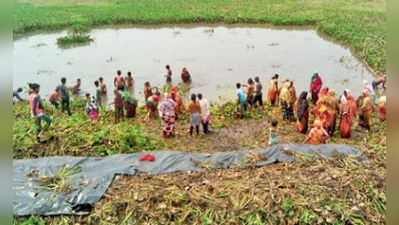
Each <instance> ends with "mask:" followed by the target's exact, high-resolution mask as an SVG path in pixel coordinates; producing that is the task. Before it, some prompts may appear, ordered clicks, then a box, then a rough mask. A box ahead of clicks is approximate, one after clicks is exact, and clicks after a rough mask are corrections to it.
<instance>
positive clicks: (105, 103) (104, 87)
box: [98, 77, 108, 110]
mask: <svg viewBox="0 0 399 225" xmlns="http://www.w3.org/2000/svg"><path fill="white" fill-rule="evenodd" d="M98 80H99V82H100V89H101V106H102V108H103V110H107V109H108V91H107V85H106V84H105V83H104V79H103V78H102V77H100V79H98Z"/></svg>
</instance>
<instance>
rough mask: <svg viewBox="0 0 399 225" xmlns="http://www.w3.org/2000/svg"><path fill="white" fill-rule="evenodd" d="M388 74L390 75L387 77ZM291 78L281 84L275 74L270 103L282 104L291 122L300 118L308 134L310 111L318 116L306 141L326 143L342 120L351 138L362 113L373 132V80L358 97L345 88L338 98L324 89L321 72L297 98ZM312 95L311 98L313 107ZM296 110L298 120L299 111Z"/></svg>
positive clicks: (382, 104) (382, 102)
mask: <svg viewBox="0 0 399 225" xmlns="http://www.w3.org/2000/svg"><path fill="white" fill-rule="evenodd" d="M385 77H386V76H385ZM293 84H294V83H293V82H292V81H290V80H286V81H284V82H283V84H282V87H281V88H279V87H278V75H276V76H274V77H273V79H272V81H271V86H270V88H269V92H268V100H269V101H270V104H272V105H275V104H276V103H277V102H278V101H279V102H280V104H281V108H282V114H283V119H284V120H285V121H288V122H294V121H296V123H297V127H298V131H299V132H301V133H303V134H307V132H308V130H309V118H310V114H312V115H314V119H315V122H314V128H313V129H312V130H311V131H310V134H309V136H308V138H307V139H306V141H305V143H306V144H313V145H319V144H324V143H326V140H327V139H328V138H329V137H332V136H334V134H335V131H336V126H337V122H338V120H339V119H340V122H339V135H340V137H341V138H344V139H349V138H351V136H352V126H353V124H354V121H355V118H356V117H357V116H359V126H360V127H363V128H364V129H366V130H368V131H370V130H371V123H370V121H371V115H372V113H373V111H374V109H375V103H376V102H377V98H376V95H375V93H374V89H375V88H378V87H374V88H373V87H371V85H370V84H369V82H367V81H365V82H364V88H363V92H362V95H361V96H360V97H359V98H358V99H357V100H355V98H354V96H353V95H352V94H351V91H350V90H345V91H344V93H343V94H342V96H341V97H340V98H339V99H337V97H336V92H335V91H334V90H330V89H329V88H328V87H325V88H323V81H322V79H321V77H320V75H319V73H318V72H315V73H314V74H313V77H312V81H311V85H310V90H309V92H306V91H305V92H302V93H301V94H300V96H299V98H298V99H297V96H296V90H295V87H294V85H293ZM308 96H310V98H311V104H312V105H313V106H314V108H313V109H311V108H310V103H309V101H308ZM294 112H296V119H295V113H294ZM378 113H379V119H380V120H381V121H385V120H386V96H382V97H381V98H380V99H379V110H378Z"/></svg>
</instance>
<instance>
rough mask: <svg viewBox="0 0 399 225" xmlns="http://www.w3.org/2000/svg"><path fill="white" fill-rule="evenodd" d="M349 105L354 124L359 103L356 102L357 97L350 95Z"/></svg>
mask: <svg viewBox="0 0 399 225" xmlns="http://www.w3.org/2000/svg"><path fill="white" fill-rule="evenodd" d="M347 99H348V103H349V107H350V112H351V114H350V117H351V121H352V122H353V121H354V120H355V118H356V115H357V103H356V100H355V97H353V95H351V94H348V98H347Z"/></svg>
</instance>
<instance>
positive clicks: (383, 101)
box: [378, 96, 387, 122]
mask: <svg viewBox="0 0 399 225" xmlns="http://www.w3.org/2000/svg"><path fill="white" fill-rule="evenodd" d="M379 106H380V107H379V110H378V112H379V116H378V117H379V118H380V120H381V122H384V121H386V120H387V96H382V97H381V98H380V104H379Z"/></svg>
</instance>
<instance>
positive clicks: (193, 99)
mask: <svg viewBox="0 0 399 225" xmlns="http://www.w3.org/2000/svg"><path fill="white" fill-rule="evenodd" d="M191 101H193V102H196V101H197V95H196V94H191Z"/></svg>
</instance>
